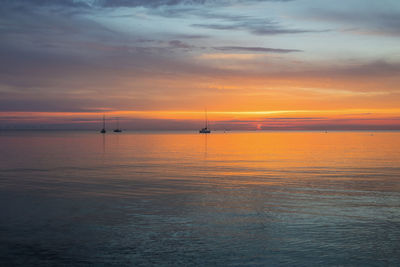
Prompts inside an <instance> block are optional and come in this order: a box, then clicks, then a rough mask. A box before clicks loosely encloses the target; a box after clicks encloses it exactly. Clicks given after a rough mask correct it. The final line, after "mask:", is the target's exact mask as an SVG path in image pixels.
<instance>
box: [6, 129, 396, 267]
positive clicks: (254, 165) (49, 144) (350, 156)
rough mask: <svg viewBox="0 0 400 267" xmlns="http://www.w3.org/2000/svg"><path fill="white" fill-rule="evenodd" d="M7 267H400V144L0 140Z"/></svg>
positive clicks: (186, 137)
mask: <svg viewBox="0 0 400 267" xmlns="http://www.w3.org/2000/svg"><path fill="white" fill-rule="evenodd" d="M0 149H1V155H0V212H1V217H0V266H18V265H29V266H32V265H33V266H86V265H103V266H113V265H114V266H129V265H130V266H141V265H143V266H144V265H146V266H147V265H175V266H187V265H203V266H204V265H219V266H229V265H239V266H241V265H259V266H265V265H269V266H271V265H272V266H274V265H283V266H285V265H286V266H318V265H323V266H329V265H330V266H338V265H340V266H343V265H344V266H354V265H358V266H388V265H389V266H399V265H400V133H399V132H376V133H374V134H371V133H370V132H330V133H320V132H252V133H245V132H238V133H234V132H232V133H225V134H224V133H213V134H211V135H200V134H197V133H128V132H124V133H122V134H114V133H107V134H106V135H101V134H99V133H96V132H11V131H10V132H9V131H5V132H0Z"/></svg>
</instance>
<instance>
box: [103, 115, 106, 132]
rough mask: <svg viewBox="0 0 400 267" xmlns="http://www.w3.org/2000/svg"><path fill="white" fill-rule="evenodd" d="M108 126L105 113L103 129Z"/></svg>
mask: <svg viewBox="0 0 400 267" xmlns="http://www.w3.org/2000/svg"><path fill="white" fill-rule="evenodd" d="M105 128H106V115H104V114H103V129H105Z"/></svg>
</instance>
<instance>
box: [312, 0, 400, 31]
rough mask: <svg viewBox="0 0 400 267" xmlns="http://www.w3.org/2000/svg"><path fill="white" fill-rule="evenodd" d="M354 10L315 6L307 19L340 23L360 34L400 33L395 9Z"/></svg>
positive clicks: (399, 23) (398, 17)
mask: <svg viewBox="0 0 400 267" xmlns="http://www.w3.org/2000/svg"><path fill="white" fill-rule="evenodd" d="M382 5H383V4H382ZM353 11H354V10H350V11H348V10H346V11H340V10H332V9H330V10H325V9H320V8H319V9H317V8H314V9H310V10H309V12H307V19H311V20H317V21H328V22H335V23H339V24H342V25H345V27H346V28H348V29H345V30H344V31H347V32H353V33H358V34H375V35H393V36H399V35H400V16H399V13H398V11H397V12H396V11H395V9H394V10H390V9H388V10H375V9H372V8H371V9H359V10H357V12H353ZM309 14H311V15H309Z"/></svg>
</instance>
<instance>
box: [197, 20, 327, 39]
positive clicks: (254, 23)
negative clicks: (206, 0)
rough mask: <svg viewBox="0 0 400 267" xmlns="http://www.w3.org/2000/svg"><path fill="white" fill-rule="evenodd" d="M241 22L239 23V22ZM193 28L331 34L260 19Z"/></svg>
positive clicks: (267, 33) (198, 25) (201, 25)
mask: <svg viewBox="0 0 400 267" xmlns="http://www.w3.org/2000/svg"><path fill="white" fill-rule="evenodd" d="M238 21H239V22H238ZM191 26H192V27H197V28H205V29H211V30H235V31H237V30H243V31H248V32H250V33H252V34H255V35H278V34H300V33H322V32H329V31H331V30H329V29H323V30H316V29H302V28H289V27H285V26H282V25H281V24H279V23H278V22H276V21H274V20H271V19H259V18H249V17H240V18H229V17H226V18H225V21H224V22H223V23H193V24H191Z"/></svg>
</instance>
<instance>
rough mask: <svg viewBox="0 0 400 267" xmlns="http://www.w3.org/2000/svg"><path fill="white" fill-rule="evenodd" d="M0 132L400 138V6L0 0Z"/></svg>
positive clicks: (316, 1)
mask: <svg viewBox="0 0 400 267" xmlns="http://www.w3.org/2000/svg"><path fill="white" fill-rule="evenodd" d="M0 40H1V42H0V129H24V128H28V129H29V128H35V129H36V128H39V129H42V128H43V129H98V128H101V118H102V116H103V114H105V116H106V118H107V123H108V127H113V126H114V124H115V118H117V117H118V118H120V124H121V127H122V128H126V129H132V130H193V129H199V128H201V127H203V124H204V111H205V109H207V114H208V119H209V121H210V125H211V128H212V129H216V130H223V129H232V130H236V129H238V130H391V129H397V130H400V1H398V0H381V1H376V0H341V1H332V0H230V1H229V0H2V1H1V3H0Z"/></svg>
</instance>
